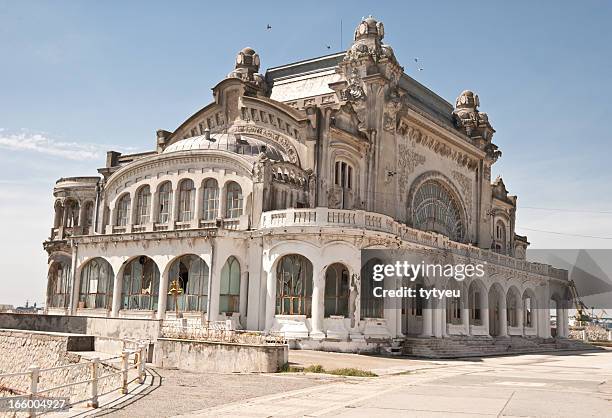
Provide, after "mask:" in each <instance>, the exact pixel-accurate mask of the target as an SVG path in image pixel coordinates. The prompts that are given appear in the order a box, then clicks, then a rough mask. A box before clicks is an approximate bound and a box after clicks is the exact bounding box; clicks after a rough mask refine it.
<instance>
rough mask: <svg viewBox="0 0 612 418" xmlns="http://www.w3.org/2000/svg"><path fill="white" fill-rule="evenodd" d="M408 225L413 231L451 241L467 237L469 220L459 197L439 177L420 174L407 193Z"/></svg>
mask: <svg viewBox="0 0 612 418" xmlns="http://www.w3.org/2000/svg"><path fill="white" fill-rule="evenodd" d="M407 202H408V205H409V207H408V223H409V225H411V226H412V227H414V228H417V229H421V230H425V231H434V232H437V233H440V234H443V235H445V236H447V237H449V238H450V239H452V240H453V241H459V242H462V241H464V240H465V239H466V237H467V229H468V217H467V212H466V209H465V204H464V203H463V200H462V198H461V193H460V192H459V191H458V190H457V188H456V187H455V185H454V184H453V182H452V181H451V180H450V179H448V178H447V177H446V176H444V175H443V174H442V173H439V172H435V171H430V172H426V173H423V174H421V175H420V176H419V177H417V179H416V180H415V181H414V182H413V183H412V186H411V187H410V191H409V193H408V199H407Z"/></svg>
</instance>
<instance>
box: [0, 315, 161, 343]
mask: <svg viewBox="0 0 612 418" xmlns="http://www.w3.org/2000/svg"><path fill="white" fill-rule="evenodd" d="M159 322H160V321H157V320H151V319H129V318H97V317H85V316H67V315H26V314H14V313H0V328H10V329H22V330H30V331H43V332H65V333H71V334H88V335H95V336H100V337H109V338H121V339H133V340H155V339H156V338H157V336H158V335H159Z"/></svg>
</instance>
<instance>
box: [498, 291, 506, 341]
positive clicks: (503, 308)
mask: <svg viewBox="0 0 612 418" xmlns="http://www.w3.org/2000/svg"><path fill="white" fill-rule="evenodd" d="M507 309H508V308H507V305H506V297H505V296H502V299H501V303H500V307H499V322H500V324H499V325H500V326H499V336H500V337H507V336H508V310H507Z"/></svg>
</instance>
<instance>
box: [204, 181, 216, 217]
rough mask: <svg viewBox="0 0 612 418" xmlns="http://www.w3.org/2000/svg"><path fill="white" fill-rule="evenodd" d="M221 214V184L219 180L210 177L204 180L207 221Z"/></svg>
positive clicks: (205, 215)
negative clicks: (218, 182) (219, 184)
mask: <svg viewBox="0 0 612 418" xmlns="http://www.w3.org/2000/svg"><path fill="white" fill-rule="evenodd" d="M217 216H219V186H218V185H217V180H215V179H208V180H206V181H205V182H204V211H203V218H204V220H205V221H212V220H214V219H215V218H216V217H217Z"/></svg>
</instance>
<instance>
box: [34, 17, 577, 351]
mask: <svg viewBox="0 0 612 418" xmlns="http://www.w3.org/2000/svg"><path fill="white" fill-rule="evenodd" d="M383 36H384V30H383V24H382V22H377V21H376V20H375V19H373V18H371V17H370V18H367V19H365V20H363V21H362V22H361V23H360V24H359V25H358V27H357V29H356V31H355V38H354V43H353V45H352V46H351V47H350V48H349V50H348V51H347V52H345V53H344V52H343V53H339V54H334V55H328V56H324V57H319V58H315V59H310V60H305V61H300V62H297V63H293V64H288V65H284V66H281V67H276V68H271V69H268V71H267V72H266V74H265V75H260V74H258V71H259V66H260V65H259V56H258V54H257V53H256V52H255V51H254V50H252V49H251V48H245V49H243V50H242V51H240V52H239V53H238V55H237V57H236V64H235V68H234V70H233V71H232V72H231V73H230V74H229V75H228V76H227V77H226V78H225V79H224V80H222V81H221V82H219V83H218V84H217V85H216V86H215V87H214V88H213V96H214V101H213V102H212V103H210V104H208V105H206V106H205V107H203V108H202V109H200V110H198V111H197V112H196V113H194V114H193V115H192V116H190V117H189V118H187V119H186V121H185V122H184V123H183V124H182V125H180V126H179V127H178V128H176V129H175V130H174V131H173V132H169V131H164V130H160V131H158V132H157V139H156V144H155V145H156V146H155V149H154V150H153V151H151V152H147V153H142V154H133V155H121V154H119V153H117V152H112V151H111V152H109V153H108V156H107V161H106V167H104V168H101V169H99V170H98V172H99V173H100V174H101V177H78V178H63V179H60V180H58V181H57V183H56V185H55V189H54V196H55V198H56V200H55V221H54V225H53V228H52V231H51V237H50V238H49V240H48V241H46V242H45V243H44V245H45V249H46V250H47V252H48V253H49V275H48V299H47V304H46V306H47V313H50V314H51V313H55V314H58V313H61V314H72V315H91V316H109V317H138V318H151V319H168V318H174V317H175V315H176V313H175V311H176V310H178V311H179V313H180V315H181V316H183V317H186V318H191V319H193V320H196V321H197V320H200V321H201V320H219V319H222V318H230V319H232V320H233V321H234V322H235V324H236V326H239V327H242V328H246V329H251V330H278V331H283V332H285V333H286V335H287V336H288V337H290V338H293V339H295V341H296V344H297V345H301V346H304V347H321V348H329V349H342V350H344V349H346V350H351V349H362V348H363V347H367V346H368V344H372V343H382V344H385V343H389V342H390V341H391V340H392V339H397V338H402V337H404V336H413V337H415V336H418V337H432V336H433V337H443V336H452V335H487V336H488V335H491V336H495V337H505V336H508V335H515V336H538V337H542V338H547V337H550V336H551V327H550V323H549V311H548V306H549V304H550V302H551V300H553V301H556V302H557V311H558V315H557V317H558V318H562V321H559V322H560V326H559V327H558V329H556V330H553V332H555V331H556V334H557V336H559V337H563V336H567V335H568V330H567V306H566V304H565V303H564V302H563V298H562V296H563V295H564V294H565V289H566V284H567V272H566V271H562V270H557V269H554V268H552V267H551V266H548V265H543V264H536V263H530V262H527V261H525V251H526V248H527V246H528V244H529V243H528V242H527V239H526V238H525V237H521V236H519V235H516V234H515V232H514V230H515V221H516V219H515V213H516V204H517V199H516V196H511V195H509V194H508V192H507V190H506V187H505V185H504V182H503V181H502V180H501V178H498V179H497V180H495V181H493V182H491V166H492V165H493V164H494V163H495V162H496V160H497V159H498V158H499V157H500V154H501V152H500V151H499V150H498V149H497V146H496V145H494V144H493V142H492V139H493V134H494V132H495V130H494V129H493V128H492V126H491V124H490V123H489V120H488V117H487V115H486V114H485V113H483V112H480V111H479V110H478V107H479V100H478V96H477V95H475V94H474V93H472V92H471V91H464V92H462V93H461V94H460V95H459V97H458V98H457V100H456V103H455V105H454V106H453V105H452V104H451V103H448V102H447V101H446V100H444V99H442V98H441V97H439V96H437V95H436V94H435V93H433V92H432V91H430V90H428V89H427V88H426V87H424V86H423V85H421V84H419V83H418V82H417V81H416V80H414V79H413V78H411V77H409V76H408V75H406V74H405V73H404V72H403V68H402V67H401V66H400V65H399V63H398V61H397V59H396V57H395V55H394V53H393V50H392V49H391V47H390V46H388V45H385V44H383V43H382V39H383ZM366 248H402V249H406V250H411V249H414V250H426V251H427V252H429V253H431V254H436V253H439V254H448V253H449V252H450V253H452V254H454V256H455V258H458V259H463V258H465V259H470V260H479V261H483V262H484V261H486V262H487V274H486V276H485V277H484V278H483V279H477V280H469V281H467V280H466V281H465V282H463V283H455V284H451V283H443V282H440V281H439V280H437V281H434V280H433V279H427V278H426V279H425V283H423V284H424V285H425V286H429V287H431V286H436V287H438V288H447V287H450V286H460V287H461V289H462V290H463V293H462V295H464V296H463V297H462V298H460V299H459V300H448V301H445V300H443V301H442V302H440V303H433V302H430V303H429V304H428V303H426V302H424V301H416V300H406V301H404V302H402V307H401V309H396V308H394V307H392V306H390V305H388V304H387V302H384V301H383V300H382V299H375V298H373V297H371V292H370V287H371V281H369V280H365V279H362V278H361V277H360V251H361V250H362V249H366ZM175 279H178V280H179V281H180V283H181V288H182V290H183V294H182V295H180V296H178V298H177V299H176V300H175V298H174V297H173V296H168V289H169V286H170V282H171V281H173V280H175ZM175 303H178V309H177V307H176V305H175ZM417 305H418V306H417ZM396 341H397V340H396Z"/></svg>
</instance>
